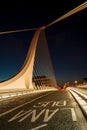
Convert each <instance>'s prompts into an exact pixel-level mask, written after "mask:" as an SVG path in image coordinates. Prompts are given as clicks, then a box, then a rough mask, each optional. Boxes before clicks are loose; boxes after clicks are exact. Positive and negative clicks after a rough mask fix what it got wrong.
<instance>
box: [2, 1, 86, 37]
mask: <svg viewBox="0 0 87 130" xmlns="http://www.w3.org/2000/svg"><path fill="white" fill-rule="evenodd" d="M85 8H87V1H86V2H84V3H83V4H81V5H79V6H77V7H76V8H74V9H72V10H71V11H69V12H68V13H66V14H64V15H63V16H61V17H59V18H58V19H56V20H54V21H53V22H51V23H49V24H48V25H46V26H45V27H44V28H43V29H45V28H47V27H49V26H51V25H53V24H55V23H57V22H59V21H61V20H63V19H65V18H67V17H69V16H71V15H73V14H75V13H77V12H79V11H81V10H83V9H85ZM37 29H38V28H31V29H22V30H21V29H20V30H12V31H5V32H0V35H3V34H9V33H15V32H26V31H31V30H37Z"/></svg>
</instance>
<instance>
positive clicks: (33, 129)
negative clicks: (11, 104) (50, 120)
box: [29, 124, 47, 130]
mask: <svg viewBox="0 0 87 130" xmlns="http://www.w3.org/2000/svg"><path fill="white" fill-rule="evenodd" d="M45 126H47V124H43V125H40V126H37V127H35V128H32V129H29V130H38V129H40V128H42V127H45Z"/></svg>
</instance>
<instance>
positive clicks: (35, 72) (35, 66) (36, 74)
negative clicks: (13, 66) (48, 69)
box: [33, 58, 41, 87]
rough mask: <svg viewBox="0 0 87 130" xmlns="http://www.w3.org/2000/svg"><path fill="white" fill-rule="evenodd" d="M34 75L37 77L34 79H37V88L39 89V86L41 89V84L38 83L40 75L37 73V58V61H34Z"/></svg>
mask: <svg viewBox="0 0 87 130" xmlns="http://www.w3.org/2000/svg"><path fill="white" fill-rule="evenodd" d="M33 73H34V76H35V77H34V78H35V83H36V87H37V86H39V87H41V86H40V83H39V81H38V79H37V78H38V75H39V74H38V71H37V63H36V58H35V61H34V71H33Z"/></svg>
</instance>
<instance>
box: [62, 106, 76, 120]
mask: <svg viewBox="0 0 87 130" xmlns="http://www.w3.org/2000/svg"><path fill="white" fill-rule="evenodd" d="M66 109H70V110H71V114H72V120H73V121H77V118H76V113H75V110H74V108H69V107H68V108H61V109H60V110H66Z"/></svg>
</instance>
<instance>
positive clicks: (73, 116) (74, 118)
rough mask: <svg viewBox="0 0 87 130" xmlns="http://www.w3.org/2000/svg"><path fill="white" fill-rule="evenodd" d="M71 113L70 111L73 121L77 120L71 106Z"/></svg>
mask: <svg viewBox="0 0 87 130" xmlns="http://www.w3.org/2000/svg"><path fill="white" fill-rule="evenodd" d="M71 113H72V119H73V121H77V118H76V113H75V110H74V108H71Z"/></svg>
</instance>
